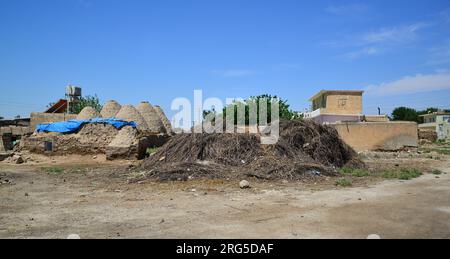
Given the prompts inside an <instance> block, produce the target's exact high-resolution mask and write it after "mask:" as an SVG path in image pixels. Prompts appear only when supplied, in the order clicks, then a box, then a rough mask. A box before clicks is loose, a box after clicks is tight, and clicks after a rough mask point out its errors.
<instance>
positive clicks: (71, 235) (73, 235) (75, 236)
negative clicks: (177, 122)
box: [67, 234, 81, 239]
mask: <svg viewBox="0 0 450 259" xmlns="http://www.w3.org/2000/svg"><path fill="white" fill-rule="evenodd" d="M67 239H81V237H80V236H79V235H77V234H70V235H69V236H68V237H67Z"/></svg>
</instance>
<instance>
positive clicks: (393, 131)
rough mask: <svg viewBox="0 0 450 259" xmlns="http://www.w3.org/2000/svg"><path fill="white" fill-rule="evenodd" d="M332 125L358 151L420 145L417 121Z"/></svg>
mask: <svg viewBox="0 0 450 259" xmlns="http://www.w3.org/2000/svg"><path fill="white" fill-rule="evenodd" d="M331 126H333V127H335V128H336V130H337V131H338V133H339V136H340V137H341V138H342V140H344V141H345V142H346V143H347V144H348V145H350V146H351V147H352V148H353V149H355V150H356V151H368V150H371V151H373V150H398V149H402V148H404V147H417V146H418V141H419V140H418V130H417V123H415V122H359V123H338V124H334V125H331Z"/></svg>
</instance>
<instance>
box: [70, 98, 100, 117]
mask: <svg viewBox="0 0 450 259" xmlns="http://www.w3.org/2000/svg"><path fill="white" fill-rule="evenodd" d="M87 106H91V107H92V108H94V110H96V111H97V112H100V111H101V110H102V108H103V106H102V105H101V103H100V99H99V98H98V97H97V95H93V96H92V95H87V96H84V97H81V98H80V100H79V101H78V102H76V103H73V104H71V106H70V113H74V114H78V113H80V112H81V110H83V109H84V108H85V107H87Z"/></svg>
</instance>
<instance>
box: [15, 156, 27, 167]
mask: <svg viewBox="0 0 450 259" xmlns="http://www.w3.org/2000/svg"><path fill="white" fill-rule="evenodd" d="M12 159H13V162H14V164H17V165H19V164H23V163H25V161H24V160H23V158H22V156H20V155H14V156H13V158H12Z"/></svg>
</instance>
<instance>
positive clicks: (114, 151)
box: [106, 126, 139, 160]
mask: <svg viewBox="0 0 450 259" xmlns="http://www.w3.org/2000/svg"><path fill="white" fill-rule="evenodd" d="M138 144H139V140H138V138H137V130H136V129H134V128H132V127H128V126H127V127H123V128H122V129H121V130H120V131H119V133H118V134H117V135H116V137H115V138H114V139H113V140H112V141H111V143H110V144H109V145H108V146H107V147H106V158H107V159H108V160H113V159H117V158H129V157H132V154H137V149H138Z"/></svg>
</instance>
